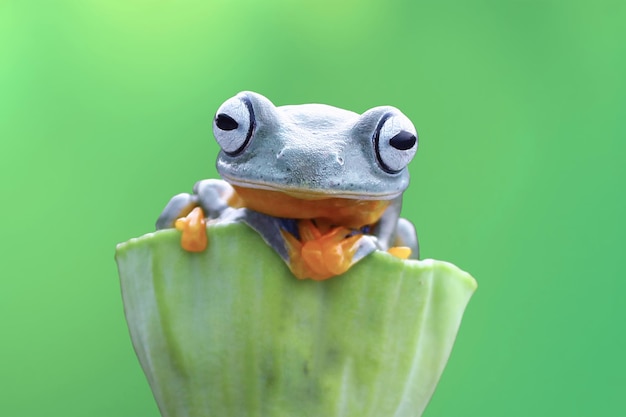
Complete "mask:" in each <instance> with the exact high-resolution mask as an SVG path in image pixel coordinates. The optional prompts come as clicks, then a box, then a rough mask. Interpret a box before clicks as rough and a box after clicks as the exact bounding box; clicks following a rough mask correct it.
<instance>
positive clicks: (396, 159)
mask: <svg viewBox="0 0 626 417" xmlns="http://www.w3.org/2000/svg"><path fill="white" fill-rule="evenodd" d="M374 149H375V151H376V159H377V160H378V164H379V165H380V167H381V168H382V169H383V170H384V171H385V172H388V173H390V174H396V173H398V172H400V171H402V169H403V168H404V167H406V166H407V165H408V163H409V162H411V159H413V156H414V155H415V151H417V132H416V131H415V128H414V127H413V124H412V123H411V121H410V120H409V119H407V118H406V117H405V116H404V115H395V114H392V113H387V114H386V115H384V116H383V117H382V118H381V119H380V121H379V122H378V126H377V127H376V131H375V132H374Z"/></svg>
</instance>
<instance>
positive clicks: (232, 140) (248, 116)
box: [213, 95, 255, 156]
mask: <svg viewBox="0 0 626 417" xmlns="http://www.w3.org/2000/svg"><path fill="white" fill-rule="evenodd" d="M254 126H255V122H254V109H253V108H252V103H251V102H250V100H249V99H248V97H246V96H242V95H239V96H236V97H233V98H231V99H229V100H227V101H226V102H225V103H224V104H222V105H221V106H220V108H219V109H217V113H216V114H215V119H213V135H215V139H216V140H217V143H218V144H219V145H220V148H222V150H223V151H224V152H225V153H226V154H227V155H230V156H237V155H238V154H240V153H241V152H243V150H244V149H245V148H246V146H247V145H248V142H250V138H252V134H253V133H254Z"/></svg>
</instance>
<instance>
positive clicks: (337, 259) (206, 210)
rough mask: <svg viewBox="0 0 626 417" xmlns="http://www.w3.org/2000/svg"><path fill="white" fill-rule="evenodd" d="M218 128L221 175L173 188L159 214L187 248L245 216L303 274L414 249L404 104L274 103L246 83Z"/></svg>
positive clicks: (336, 270)
mask: <svg viewBox="0 0 626 417" xmlns="http://www.w3.org/2000/svg"><path fill="white" fill-rule="evenodd" d="M213 134H214V136H215V139H216V140H217V142H218V144H219V146H220V148H221V151H220V153H219V155H218V158H217V170H218V172H219V173H220V175H221V177H222V178H223V180H216V179H209V180H202V181H199V182H197V183H196V184H195V186H194V189H193V193H191V194H187V193H183V194H178V195H176V196H174V197H172V199H171V200H170V201H169V203H168V204H167V205H166V207H165V208H164V210H163V212H162V213H161V215H160V217H159V218H158V220H157V224H156V227H157V229H163V228H171V227H176V228H177V229H179V230H181V231H182V234H181V245H182V247H183V248H184V249H186V250H188V251H192V252H199V251H202V250H204V249H205V248H206V246H207V244H208V243H207V232H206V222H207V221H209V222H231V221H242V222H245V223H247V224H248V225H249V226H250V227H252V228H253V229H254V230H256V231H257V232H258V233H259V234H260V235H261V237H262V238H263V239H264V240H265V241H266V242H267V243H268V244H269V245H270V246H271V247H272V248H273V249H274V250H275V251H276V252H277V253H278V254H279V255H280V256H281V258H282V259H283V260H284V261H285V263H286V264H287V266H288V267H289V268H290V269H291V271H292V272H293V274H294V275H295V276H296V277H297V278H299V279H304V278H311V279H314V280H324V279H328V278H330V277H333V276H337V275H340V274H342V273H344V272H345V271H347V270H348V269H349V268H350V267H351V266H352V265H353V264H355V263H356V262H358V261H359V260H360V259H362V258H363V257H365V256H366V255H367V254H369V253H371V252H372V251H374V250H385V251H388V252H390V253H391V254H392V255H395V256H397V257H400V258H404V259H406V258H409V257H411V258H414V259H417V257H418V243H417V235H416V232H415V228H414V227H413V225H412V224H411V223H410V222H409V221H408V220H406V219H403V218H401V217H400V210H401V206H402V193H403V192H404V190H405V189H406V188H407V186H408V184H409V172H408V170H407V164H408V163H409V162H410V161H411V160H412V159H413V156H414V155H415V152H416V150H417V146H418V136H417V131H416V130H415V127H414V126H413V124H412V123H411V121H410V120H409V119H408V118H407V117H406V116H405V115H404V114H402V113H401V112H400V111H399V110H398V109H396V108H394V107H391V106H380V107H375V108H372V109H370V110H368V111H366V112H364V113H363V114H357V113H354V112H351V111H348V110H343V109H340V108H336V107H332V106H328V105H322V104H301V105H288V106H275V105H274V104H272V102H271V101H270V100H268V99H267V98H265V97H264V96H262V95H260V94H257V93H254V92H250V91H244V92H241V93H239V94H237V95H236V96H234V97H232V98H230V99H229V100H227V101H226V102H224V103H223V104H222V105H221V106H220V107H219V109H218V110H217V113H216V115H215V118H214V120H213Z"/></svg>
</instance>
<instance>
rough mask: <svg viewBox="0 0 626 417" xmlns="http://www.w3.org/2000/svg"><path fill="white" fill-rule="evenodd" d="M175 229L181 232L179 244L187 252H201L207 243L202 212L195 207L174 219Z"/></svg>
mask: <svg viewBox="0 0 626 417" xmlns="http://www.w3.org/2000/svg"><path fill="white" fill-rule="evenodd" d="M175 226H176V229H177V230H180V231H181V232H182V234H181V237H180V246H181V247H182V248H183V249H185V250H186V251H188V252H202V251H203V250H205V249H206V248H207V246H208V244H209V240H208V238H207V233H206V220H205V219H204V212H203V211H202V209H201V208H200V207H196V208H194V209H193V210H191V212H190V213H189V214H188V215H187V216H185V217H181V218H180V219H178V220H176V224H175Z"/></svg>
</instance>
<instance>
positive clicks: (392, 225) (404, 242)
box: [373, 196, 419, 259]
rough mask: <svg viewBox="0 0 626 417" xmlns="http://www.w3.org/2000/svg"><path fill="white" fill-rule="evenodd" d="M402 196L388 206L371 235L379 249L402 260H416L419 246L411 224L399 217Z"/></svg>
mask: <svg viewBox="0 0 626 417" xmlns="http://www.w3.org/2000/svg"><path fill="white" fill-rule="evenodd" d="M401 210H402V196H400V197H397V198H396V199H394V200H393V201H391V203H390V204H389V207H387V209H386V210H385V213H383V216H382V217H381V218H380V220H379V221H378V223H377V224H376V225H374V227H373V234H374V236H376V238H377V239H378V241H377V244H378V247H379V249H381V250H384V251H387V252H389V253H391V254H392V255H394V256H397V257H399V258H402V259H407V258H410V259H418V258H419V245H418V242H417V233H416V231H415V227H414V226H413V224H412V223H411V222H410V221H408V220H407V219H404V218H402V217H400V211H401Z"/></svg>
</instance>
